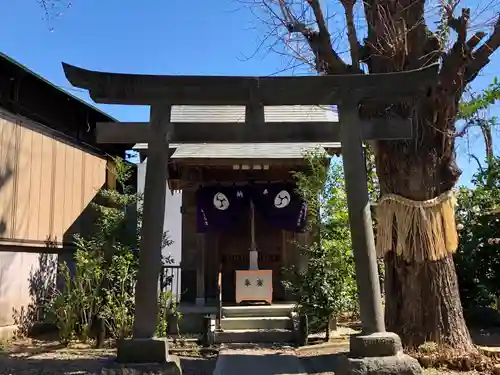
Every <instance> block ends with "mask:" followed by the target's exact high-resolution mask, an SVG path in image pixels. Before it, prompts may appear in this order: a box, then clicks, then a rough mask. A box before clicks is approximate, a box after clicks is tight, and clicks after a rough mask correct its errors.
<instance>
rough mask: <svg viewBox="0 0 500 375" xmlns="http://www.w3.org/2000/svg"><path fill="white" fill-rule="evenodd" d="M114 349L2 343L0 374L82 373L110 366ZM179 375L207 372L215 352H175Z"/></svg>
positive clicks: (66, 374)
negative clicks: (178, 363)
mask: <svg viewBox="0 0 500 375" xmlns="http://www.w3.org/2000/svg"><path fill="white" fill-rule="evenodd" d="M115 355H116V350H114V349H91V348H89V347H88V346H87V345H82V344H72V345H70V346H69V347H68V348H63V347H61V346H60V345H58V344H57V343H56V342H44V341H34V340H33V341H32V340H24V341H16V342H14V343H9V344H4V345H3V347H2V351H1V353H0V375H23V374H26V375H35V374H36V375H42V374H43V375H49V374H51V375H52V374H53V375H63V374H64V375H83V374H89V373H90V374H92V373H100V371H101V369H102V368H103V367H112V366H113V364H114V358H115ZM177 356H178V357H179V358H180V360H181V367H182V370H183V375H211V374H212V372H213V370H214V368H215V362H216V359H217V358H216V355H213V354H212V355H208V356H205V357H202V356H201V354H200V353H198V352H196V351H194V352H193V351H191V352H189V351H186V352H182V353H179V354H177Z"/></svg>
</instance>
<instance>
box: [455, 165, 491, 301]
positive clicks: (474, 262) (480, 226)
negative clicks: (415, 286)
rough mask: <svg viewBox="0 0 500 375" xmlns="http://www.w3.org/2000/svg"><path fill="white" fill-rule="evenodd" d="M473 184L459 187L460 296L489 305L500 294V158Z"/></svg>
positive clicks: (458, 258)
mask: <svg viewBox="0 0 500 375" xmlns="http://www.w3.org/2000/svg"><path fill="white" fill-rule="evenodd" d="M473 183H474V185H475V186H474V188H466V187H461V188H460V189H459V191H458V196H457V197H458V207H457V219H458V225H459V229H460V244H459V248H458V251H457V253H456V255H455V263H456V267H457V276H458V280H459V286H460V292H461V300H462V303H463V305H464V307H465V308H470V307H473V306H482V307H486V306H490V305H491V304H492V303H493V301H494V300H495V298H498V297H500V292H499V289H498V285H500V251H499V250H500V245H498V244H497V243H495V242H494V241H492V240H491V239H494V238H500V215H499V214H498V213H495V212H494V209H496V208H499V207H500V159H499V158H495V157H494V158H493V160H491V161H490V162H489V164H488V167H487V168H485V169H483V170H480V171H479V172H478V173H477V174H476V175H475V176H474V180H473Z"/></svg>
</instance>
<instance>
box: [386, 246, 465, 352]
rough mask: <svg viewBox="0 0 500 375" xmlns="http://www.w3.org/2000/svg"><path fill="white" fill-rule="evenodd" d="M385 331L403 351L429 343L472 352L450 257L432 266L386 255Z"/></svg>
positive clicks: (391, 254)
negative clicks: (396, 336)
mask: <svg viewBox="0 0 500 375" xmlns="http://www.w3.org/2000/svg"><path fill="white" fill-rule="evenodd" d="M385 264H386V267H387V268H386V277H385V287H386V293H387V294H388V296H390V297H388V298H386V304H385V309H386V310H385V312H386V324H387V329H388V330H389V331H392V332H396V333H397V334H399V335H400V337H401V340H402V341H403V342H404V344H405V346H406V347H418V346H419V345H421V344H423V343H424V342H428V341H433V342H436V343H438V344H443V345H446V346H449V347H451V348H453V349H457V350H464V351H467V352H470V351H474V350H475V349H474V345H473V344H472V341H471V338H470V335H469V331H468V329H467V326H466V324H465V320H464V317H463V312H462V305H461V303H460V296H459V293H458V282H457V276H456V273H455V265H454V263H453V258H452V256H451V255H450V256H448V257H446V258H444V259H441V260H439V261H436V262H432V261H425V262H422V263H406V262H405V261H404V260H402V259H401V258H399V257H398V256H396V255H395V253H394V252H390V253H388V254H387V255H386V257H385Z"/></svg>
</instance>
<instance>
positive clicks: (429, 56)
mask: <svg viewBox="0 0 500 375" xmlns="http://www.w3.org/2000/svg"><path fill="white" fill-rule="evenodd" d="M424 5H425V1H424V0H416V1H415V0H401V1H399V2H397V3H392V2H386V1H378V0H367V1H365V3H364V8H365V15H366V19H367V22H368V24H369V25H370V26H371V27H369V31H368V38H367V41H368V43H366V46H367V48H366V51H365V58H364V61H365V62H366V63H367V65H368V68H369V71H370V73H381V72H391V71H398V70H408V69H416V68H420V67H422V66H425V65H426V64H428V63H431V62H437V61H440V59H441V58H442V55H441V54H440V53H439V51H440V50H442V42H441V41H440V40H439V38H438V37H437V36H436V35H435V34H432V33H431V32H430V31H429V29H428V28H427V26H426V25H425V22H424ZM467 19H468V18H467V15H466V14H465V15H464V18H463V19H462V20H461V21H462V23H463V26H464V27H466V24H467ZM388 26H389V27H388ZM387 30H391V33H388V32H387ZM464 33H465V30H464ZM464 33H462V34H460V36H459V41H458V42H457V43H456V44H455V46H454V47H453V48H452V49H451V50H450V52H448V55H447V56H445V57H444V58H443V60H442V67H441V71H440V74H439V77H438V81H437V82H436V85H435V87H434V88H432V90H430V91H429V92H427V93H426V95H425V97H424V98H422V99H420V101H419V102H418V103H383V102H382V103H380V104H379V105H374V104H372V105H367V106H365V107H364V108H363V109H362V110H361V112H362V113H361V114H362V116H369V117H371V116H374V115H377V116H380V115H383V114H384V113H385V115H394V114H395V115H398V116H403V117H410V118H412V120H413V132H414V138H413V139H412V140H411V141H403V142H378V143H377V145H376V149H375V154H376V166H377V174H378V177H379V181H380V188H381V195H382V196H383V195H384V194H396V195H399V196H402V197H405V198H408V199H410V200H412V201H425V200H429V199H432V198H435V197H437V196H439V195H440V194H442V193H445V192H447V191H449V190H450V189H452V188H453V187H454V185H455V184H456V182H457V180H458V178H459V176H460V173H461V172H460V170H459V169H458V167H457V166H456V163H455V151H454V147H455V142H454V133H455V119H456V115H457V112H458V103H459V101H460V97H461V94H462V92H463V90H464V86H465V81H464V79H463V78H461V76H463V74H464V71H465V65H466V64H465V62H466V60H467V57H466V54H465V52H464V51H465V48H464V45H465V42H466V41H465V34H464ZM403 35H404V38H403V37H402V36H403ZM424 246H426V245H425V244H422V245H421V246H418V247H419V248H421V249H422V254H426V253H428V252H427V251H426V250H427V249H424V248H423V247H424ZM385 275H386V276H385V277H386V280H385V293H386V298H385V301H386V324H387V329H388V330H389V331H393V332H395V333H397V334H399V335H400V336H401V339H402V341H403V344H404V345H405V346H406V347H415V346H418V345H420V344H423V343H424V342H425V341H434V342H437V343H439V344H445V345H450V346H452V347H453V348H455V349H463V350H466V351H473V350H474V346H473V344H472V340H471V337H470V334H469V332H468V329H467V326H466V323H465V320H464V317H463V311H462V306H461V302H460V297H459V292H458V283H457V276H456V271H455V266H454V263H453V259H452V255H451V254H448V255H447V256H446V257H445V258H442V259H440V260H438V261H430V260H424V261H423V262H422V261H416V260H413V261H409V260H408V258H405V259H403V258H401V257H399V256H398V255H396V252H395V249H392V251H390V252H388V253H387V254H386V256H385Z"/></svg>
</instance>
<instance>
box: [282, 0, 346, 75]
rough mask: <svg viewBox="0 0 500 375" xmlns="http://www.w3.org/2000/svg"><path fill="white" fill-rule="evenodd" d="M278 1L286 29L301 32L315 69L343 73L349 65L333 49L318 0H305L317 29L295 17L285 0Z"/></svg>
mask: <svg viewBox="0 0 500 375" xmlns="http://www.w3.org/2000/svg"><path fill="white" fill-rule="evenodd" d="M278 1H279V5H280V9H281V12H282V15H283V19H284V21H285V26H286V28H287V29H288V31H289V32H290V33H300V34H302V36H303V37H304V38H305V40H306V41H307V43H308V45H309V47H310V48H311V51H312V53H313V54H314V57H315V60H316V70H317V71H318V72H319V73H323V74H341V73H345V72H346V71H347V70H348V68H349V67H348V65H347V64H346V63H345V62H344V61H343V60H342V59H341V57H340V56H339V55H338V54H337V53H336V52H335V50H334V49H333V46H332V40H331V37H330V33H329V31H328V28H327V25H326V21H325V17H324V15H323V11H322V10H321V6H320V4H319V1H318V0H306V1H307V3H308V4H309V5H310V7H311V9H312V11H313V13H314V18H315V21H316V25H317V27H318V30H314V29H312V28H311V27H308V26H307V25H305V24H304V23H303V22H302V21H300V20H299V19H298V18H297V17H295V15H294V14H293V13H292V11H291V9H290V7H289V6H288V5H287V3H286V1H285V0H278Z"/></svg>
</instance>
